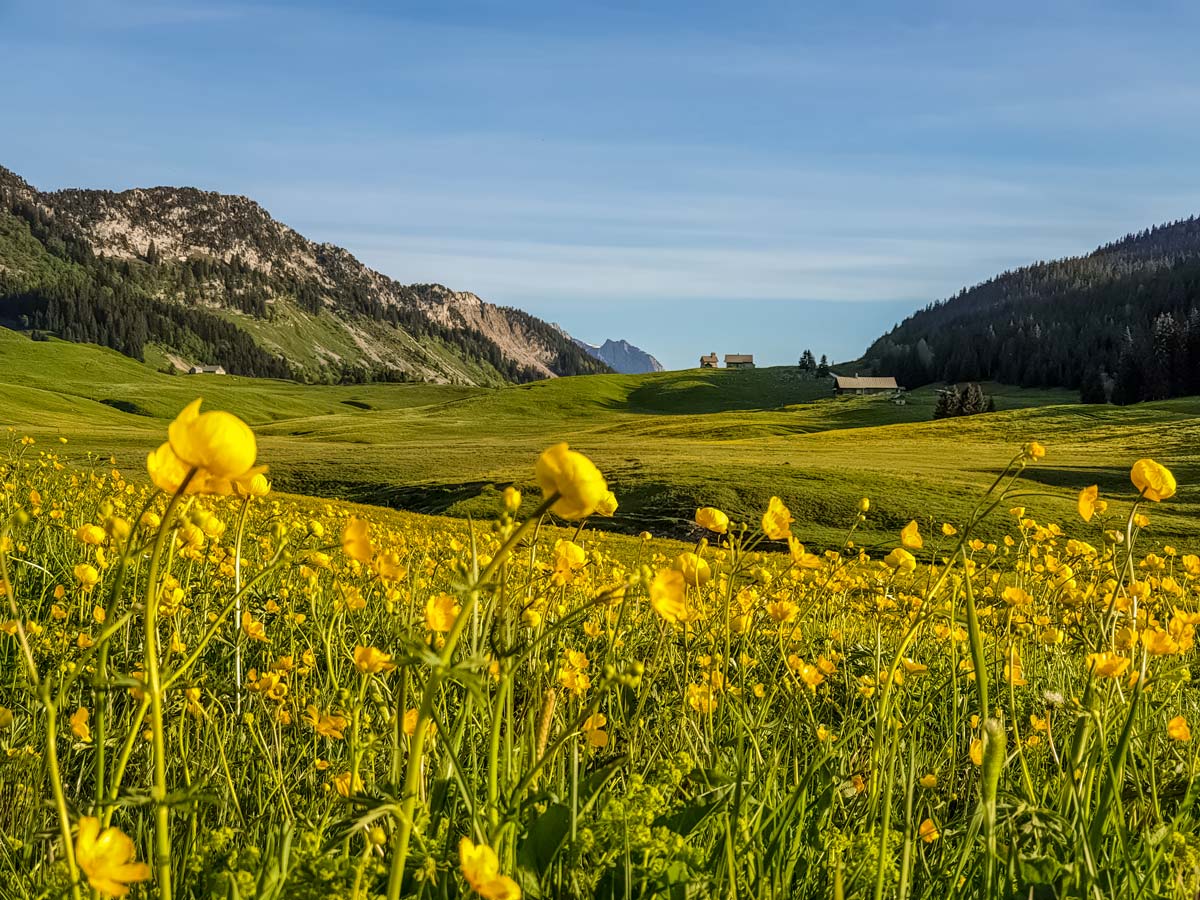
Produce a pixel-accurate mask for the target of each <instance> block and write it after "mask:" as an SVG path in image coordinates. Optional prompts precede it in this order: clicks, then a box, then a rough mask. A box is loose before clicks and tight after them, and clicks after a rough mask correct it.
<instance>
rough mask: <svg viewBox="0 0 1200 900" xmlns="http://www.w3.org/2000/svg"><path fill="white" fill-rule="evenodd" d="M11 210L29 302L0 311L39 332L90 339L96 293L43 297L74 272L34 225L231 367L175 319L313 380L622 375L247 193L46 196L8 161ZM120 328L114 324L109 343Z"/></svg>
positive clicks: (173, 338) (515, 314) (161, 335)
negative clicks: (377, 262) (91, 297)
mask: <svg viewBox="0 0 1200 900" xmlns="http://www.w3.org/2000/svg"><path fill="white" fill-rule="evenodd" d="M0 215H6V216H7V217H8V222H7V226H6V227H4V228H2V229H0V235H8V236H9V242H8V244H7V245H6V242H5V241H4V240H3V238H2V237H0V275H2V276H3V277H4V284H3V285H0V288H2V289H3V290H4V291H5V292H6V293H7V294H9V295H10V296H16V295H18V294H22V295H25V296H24V297H23V299H21V300H20V301H19V302H17V303H9V304H4V303H3V297H4V294H3V293H0V317H6V318H12V314H13V312H15V311H19V314H20V315H23V316H24V317H25V319H26V320H27V321H28V322H29V323H30V324H31V326H33V327H39V326H40V327H44V328H48V329H49V330H54V331H63V332H64V333H65V334H66V335H67V336H71V335H72V334H73V333H74V331H79V330H81V329H79V328H78V327H73V326H78V324H79V323H78V322H77V321H76V320H77V319H79V318H80V314H81V312H82V310H81V309H80V304H79V302H77V295H78V294H79V293H82V294H84V295H87V294H89V291H88V290H83V291H81V292H76V294H75V295H72V296H71V297H67V298H58V299H57V300H55V299H54V298H53V297H46V296H41V294H46V293H53V292H54V291H53V289H54V288H56V287H57V288H61V283H60V282H61V280H62V279H63V278H67V277H68V276H67V275H66V274H65V273H64V271H63V269H64V266H59V265H52V264H51V263H50V262H48V261H47V260H45V259H42V258H40V257H39V256H38V254H37V253H35V252H32V251H30V250H29V246H30V242H29V240H28V239H27V238H26V237H25V235H24V234H23V233H22V232H23V230H28V233H29V237H31V238H33V239H34V240H35V241H37V242H38V243H40V244H41V245H42V247H43V249H44V250H45V253H46V255H48V256H50V257H57V258H58V260H59V261H60V262H62V263H63V264H64V265H65V266H66V268H68V269H72V270H73V271H72V273H71V274H72V275H74V276H75V277H76V278H82V280H83V281H84V282H92V283H100V284H102V285H103V286H108V287H111V284H112V283H117V284H120V285H122V286H123V287H124V288H126V289H127V290H126V293H127V294H128V295H129V296H130V297H137V298H138V299H137V300H128V299H127V302H131V303H137V304H138V305H139V306H140V307H147V308H152V309H153V311H152V312H151V313H147V315H146V319H147V322H148V327H149V328H150V333H149V334H147V335H146V338H147V340H146V341H145V342H144V343H143V346H144V344H145V343H149V344H161V345H162V346H163V348H164V349H166V350H168V351H169V352H170V353H171V354H173V355H177V356H179V357H182V358H184V359H191V360H192V361H196V362H207V363H221V364H224V365H226V368H229V369H230V370H231V371H237V370H238V363H239V360H237V359H230V360H226V359H222V358H220V356H221V352H222V351H221V347H220V346H207V345H208V344H209V343H210V341H208V340H206V339H199V340H196V339H194V338H195V335H194V334H191V333H190V332H195V331H196V330H197V329H199V330H200V331H205V330H206V327H205V325H204V323H203V322H202V323H201V324H200V325H195V323H194V322H193V324H192V325H189V326H187V327H186V328H185V329H184V330H185V331H189V334H186V335H182V336H180V335H174V334H170V333H167V332H171V331H172V330H173V329H169V328H166V327H157V326H159V325H160V324H161V323H160V320H161V319H162V318H163V316H164V315H165V316H166V317H167V318H172V319H175V320H179V319H180V318H181V316H183V313H184V311H186V312H187V314H188V317H189V321H192V320H194V319H195V318H196V316H201V317H205V316H207V317H215V318H217V319H219V320H221V321H222V322H223V323H228V324H231V325H233V326H234V327H235V328H236V329H237V330H238V331H240V332H242V333H243V334H244V335H245V336H246V337H247V338H248V339H249V340H250V341H251V342H252V343H253V344H254V345H255V346H256V347H258V348H259V349H260V350H261V351H262V352H263V353H265V354H267V355H269V356H272V357H277V358H279V359H280V360H282V361H284V362H285V363H286V364H287V365H288V367H289V368H290V369H291V370H292V372H293V374H294V375H295V376H296V377H300V378H303V379H305V380H338V379H342V380H344V379H345V378H346V377H348V376H349V377H355V378H371V377H384V378H393V379H400V380H424V381H448V382H457V383H465V384H489V383H498V382H503V381H528V380H532V379H537V378H548V377H555V376H558V375H570V374H586V373H590V372H598V371H607V367H606V366H605V365H604V364H603V363H601V362H599V361H597V360H596V359H595V358H594V357H592V356H591V355H590V354H588V353H586V352H585V351H583V350H582V348H579V347H577V346H576V345H575V344H574V343H573V342H572V341H570V340H569V339H568V338H566V337H564V336H563V335H562V334H561V333H560V331H559V330H558V329H556V328H554V327H552V326H550V325H549V324H547V323H545V322H542V321H541V320H539V319H537V318H535V317H533V316H530V315H528V314H527V313H524V312H521V311H520V310H516V309H512V308H508V307H501V306H496V305H494V304H491V303H488V302H486V301H484V300H482V299H481V298H480V297H478V296H477V295H475V294H472V293H469V292H464V291H454V290H451V289H449V288H447V287H445V286H443V285H438V284H409V285H406V284H401V283H399V282H397V281H395V280H394V279H391V278H389V277H387V276H385V275H383V274H381V273H379V272H376V271H374V270H372V269H370V268H368V267H367V266H365V265H363V264H362V263H361V262H360V261H359V260H358V259H356V258H355V257H354V256H353V255H352V254H351V253H350V252H348V251H347V250H345V249H343V248H341V247H338V246H335V245H333V244H328V243H317V242H314V241H310V240H308V239H307V238H305V237H304V236H303V235H301V234H299V233H298V232H296V231H295V230H293V229H292V228H289V227H288V226H287V225H284V224H283V223H281V222H279V221H277V220H276V219H274V218H273V217H272V216H271V215H270V214H269V213H268V212H267V211H266V210H265V209H263V207H262V206H260V205H259V204H258V203H256V202H255V201H253V200H251V199H249V198H247V197H242V196H234V195H227V194H219V193H214V192H211V191H203V190H199V189H196V188H190V187H184V188H174V187H155V188H135V189H132V190H127V191H121V192H113V191H104V190H83V189H75V188H72V189H67V190H60V191H53V192H40V191H37V190H36V189H35V188H33V187H32V186H30V185H29V184H28V183H26V182H25V181H24V180H23V179H21V178H20V177H18V176H17V175H16V174H15V173H13V172H11V171H9V170H7V169H4V168H2V167H0ZM16 244H19V245H21V246H22V247H24V248H25V249H24V252H22V253H17V252H16V251H15V250H14V249H13V246H12V245H16ZM6 250H7V252H6ZM81 269H82V270H83V272H82V273H81V272H80V271H78V270H81ZM88 276H90V277H88ZM55 279H57V282H56V281H55ZM49 282H55V283H53V284H51V283H49ZM39 292H40V293H39ZM60 292H61V291H60ZM31 293H33V294H36V295H37V296H28V295H30V294H31ZM72 298H74V300H73V299H72ZM161 304H168V305H170V304H174V305H175V306H176V307H182V309H178V308H176V309H166V310H164V309H162V308H160V307H161ZM92 306H95V304H92ZM6 307H8V308H6ZM18 307H19V310H18V309H17V308H18ZM93 311H94V310H93ZM6 314H7V315H6ZM83 318H84V319H87V318H88V316H87V315H86V313H84V314H83ZM209 324H212V323H209ZM89 325H90V323H89ZM53 326H59V327H58V328H55V327H53ZM213 328H215V329H217V330H220V327H219V326H217V325H215V324H214V325H213ZM82 330H85V331H86V330H89V329H86V328H85V329H82ZM91 330H97V329H91ZM110 330H112V329H105V328H104V327H99V328H98V331H99V332H100V334H101V337H103V336H105V335H106V334H107V332H108V331H110ZM92 339H94V338H92ZM98 342H101V343H110V344H111V345H115V342H114V341H105V340H100V341H98ZM135 342H136V341H135ZM189 345H191V346H189ZM118 349H122V350H123V352H127V348H125V347H124V346H118ZM197 353H207V354H208V355H209V356H210V357H213V358H205V359H198V358H196V355H197ZM243 355H244V354H243ZM242 362H243V363H244V362H245V361H244V360H243V361H242ZM261 367H262V366H261V365H260V366H259V367H258V368H261ZM242 368H243V369H245V368H246V366H245V365H242ZM247 374H249V372H247Z"/></svg>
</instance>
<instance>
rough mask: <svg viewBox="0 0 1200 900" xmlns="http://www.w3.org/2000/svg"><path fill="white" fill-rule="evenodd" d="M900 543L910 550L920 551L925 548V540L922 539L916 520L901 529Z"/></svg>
mask: <svg viewBox="0 0 1200 900" xmlns="http://www.w3.org/2000/svg"><path fill="white" fill-rule="evenodd" d="M900 543H901V544H902V545H903V546H905V547H907V548H908V549H909V550H920V549H921V548H922V547H924V546H925V539H924V538H923V537H921V533H920V531H919V530H918V528H917V520H916V519H913V520H912V521H911V522H909V523H908V524H907V525H905V526H904V527H903V528H902V529H900Z"/></svg>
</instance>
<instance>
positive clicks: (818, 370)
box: [799, 350, 829, 378]
mask: <svg viewBox="0 0 1200 900" xmlns="http://www.w3.org/2000/svg"><path fill="white" fill-rule="evenodd" d="M799 367H800V374H801V375H811V376H813V377H815V378H828V377H829V358H828V357H827V356H826V355H825V354H824V353H822V354H821V361H820V362H817V358H816V357H815V356H813V352H812V351H811V350H805V351H804V352H803V353H801V354H800V362H799Z"/></svg>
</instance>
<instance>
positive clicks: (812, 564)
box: [788, 536, 821, 569]
mask: <svg viewBox="0 0 1200 900" xmlns="http://www.w3.org/2000/svg"><path fill="white" fill-rule="evenodd" d="M788 552H789V553H791V555H792V562H793V563H795V564H796V565H797V566H798V567H800V568H801V569H819V568H821V557H819V556H817V554H815V553H809V552H808V551H807V550H805V549H804V545H803V544H802V543H800V542H799V541H798V540H796V538H795V537H792V536H789V537H788Z"/></svg>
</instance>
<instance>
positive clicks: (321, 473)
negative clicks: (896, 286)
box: [0, 331, 1200, 544]
mask: <svg viewBox="0 0 1200 900" xmlns="http://www.w3.org/2000/svg"><path fill="white" fill-rule="evenodd" d="M828 390H829V389H828V386H827V384H825V383H822V382H815V381H811V380H804V379H801V378H800V377H799V376H798V374H797V372H796V370H794V369H791V368H778V369H757V370H753V371H748V372H731V371H724V370H721V371H712V372H701V371H699V370H695V371H685V372H662V373H655V374H653V375H602V376H589V377H581V378H564V379H556V380H552V381H546V382H539V383H536V384H531V385H525V386H521V387H513V388H506V389H499V390H487V389H479V388H461V387H449V386H437V385H383V384H376V385H366V386H346V387H324V386H301V385H296V384H292V383H289V382H280V381H268V380H256V379H242V378H233V377H188V376H168V375H163V374H160V373H157V372H154V371H152V370H150V369H149V368H148V367H146V366H142V365H140V364H138V363H136V362H133V361H131V360H129V359H127V358H125V357H122V356H120V355H119V354H116V353H115V352H112V351H107V350H102V349H99V348H96V347H89V346H82V345H73V344H63V343H58V342H48V343H35V342H32V341H30V340H28V339H27V338H25V337H23V336H21V335H17V334H14V333H12V332H7V331H0V394H2V395H3V398H4V403H3V405H0V424H3V425H12V426H14V427H16V428H17V429H18V430H19V431H21V432H29V433H32V434H34V435H35V436H45V437H50V436H54V435H58V434H63V435H66V436H67V437H68V438H69V439H70V443H69V444H68V445H67V447H66V449H67V450H68V451H69V452H71V453H74V454H79V455H82V454H83V453H84V452H85V451H87V450H96V451H99V452H101V453H104V454H106V455H108V454H111V455H113V456H115V457H116V458H117V460H118V462H119V463H120V464H122V465H125V466H129V467H140V466H141V461H142V458H143V456H144V454H145V452H146V451H147V450H148V449H150V448H151V447H152V446H154V445H155V443H156V442H158V441H160V440H161V439H162V434H163V429H164V426H165V423H166V421H167V420H169V419H170V418H171V417H173V416H174V414H175V413H176V412H177V411H178V410H179V409H180V408H181V407H182V406H183V405H184V404H185V403H187V402H188V401H189V400H191V399H193V398H194V397H196V396H203V397H204V398H205V402H206V404H208V405H209V406H211V407H220V408H224V409H229V410H231V411H233V412H236V413H238V414H239V415H241V416H243V417H245V418H246V419H247V420H248V421H250V422H251V423H252V424H254V425H255V428H256V430H257V432H258V434H259V435H260V439H261V442H262V447H263V450H262V457H263V459H264V461H266V462H268V463H269V464H270V465H271V467H272V475H273V477H274V478H275V480H276V483H277V484H278V485H279V486H280V487H281V488H283V489H285V490H291V491H297V492H305V493H312V494H317V495H324V496H338V497H345V498H348V499H351V500H356V501H361V502H370V503H380V504H385V505H392V506H396V507H399V508H403V509H410V510H416V511H420V512H433V513H449V514H452V515H466V514H475V513H481V512H482V511H483V510H484V509H485V508H486V509H488V510H490V509H492V508H493V500H494V494H493V492H494V491H495V490H496V489H497V488H498V487H503V486H504V485H506V484H508V483H514V482H515V483H517V484H519V485H521V486H531V468H532V461H533V459H534V458H535V457H536V454H537V453H538V452H539V451H540V450H542V449H543V448H544V447H545V446H547V445H548V444H550V443H553V442H556V441H560V440H566V441H568V442H570V443H571V444H572V445H573V446H576V447H578V448H579V449H581V450H583V451H585V452H586V453H588V454H589V455H591V456H592V457H593V458H594V459H595V460H596V462H597V463H598V464H599V465H600V466H601V468H602V469H603V470H604V471H605V473H606V474H607V475H608V476H609V479H610V482H611V483H612V485H613V488H614V489H615V490H616V492H617V495H618V497H619V499H620V501H621V508H620V510H619V511H618V514H617V517H616V519H615V520H614V521H613V522H612V523H611V524H612V526H613V527H616V528H619V529H621V530H626V531H637V530H640V529H642V528H648V529H650V530H652V531H654V532H656V533H663V534H672V535H677V536H681V537H686V536H687V535H688V533H689V526H688V523H689V521H690V519H691V516H692V513H693V511H694V509H695V507H696V506H698V505H703V504H712V505H718V506H722V507H723V508H725V509H726V510H727V511H728V512H730V514H731V515H734V516H745V517H750V516H753V515H755V514H756V513H757V511H758V510H760V509H761V508H762V506H763V505H764V504H765V502H766V500H767V499H768V498H769V497H770V496H771V495H772V494H779V495H780V496H781V497H783V498H784V499H785V500H786V501H787V502H788V504H789V505H790V506H791V508H792V510H793V512H794V513H795V514H796V516H797V519H798V520H799V524H798V527H797V533H799V534H801V535H803V536H804V538H805V539H807V540H809V541H810V542H812V543H814V544H822V543H829V542H834V541H837V540H839V539H840V535H841V532H842V530H843V529H844V527H845V525H846V524H847V523H848V522H849V520H850V519H851V518H852V514H853V510H854V505H855V503H856V502H857V500H858V498H859V497H860V496H864V495H865V496H869V497H870V498H871V499H872V504H873V505H872V515H871V518H870V521H869V523H868V528H867V530H866V533H865V537H866V539H867V540H868V541H879V542H884V541H886V540H889V539H891V537H892V535H893V534H894V531H895V530H896V529H897V528H899V527H900V526H901V525H902V524H903V523H904V522H906V521H908V519H909V518H911V517H913V516H916V515H918V514H919V513H921V512H922V511H924V512H925V514H927V515H928V514H932V515H935V516H937V517H938V522H940V521H941V520H942V519H949V520H950V521H955V520H958V519H961V517H962V516H963V515H964V514H965V513H966V512H967V510H968V509H969V508H970V506H971V504H972V503H973V500H974V498H975V497H977V496H978V495H979V493H981V492H982V490H983V489H984V488H985V487H986V485H987V484H988V483H989V482H990V480H991V478H992V477H993V476H994V473H995V472H996V471H997V470H998V469H999V468H1000V467H1001V466H1003V464H1004V463H1005V462H1006V461H1007V459H1008V458H1010V457H1011V456H1012V455H1013V453H1015V452H1016V450H1017V449H1018V448H1019V447H1020V445H1021V444H1022V443H1023V442H1024V441H1026V440H1030V439H1037V440H1040V441H1042V442H1043V443H1045V444H1046V445H1047V447H1048V448H1049V450H1050V454H1049V456H1048V457H1047V459H1046V460H1045V462H1044V464H1043V465H1040V466H1039V467H1038V468H1037V469H1036V470H1035V471H1032V472H1031V473H1030V475H1031V478H1032V479H1033V481H1034V483H1033V484H1032V485H1031V489H1034V490H1039V491H1046V492H1049V493H1050V494H1052V495H1053V496H1050V497H1036V498H1031V499H1029V500H1028V501H1027V505H1028V506H1029V507H1030V510H1031V512H1032V513H1033V514H1035V515H1037V516H1038V517H1039V518H1049V517H1058V518H1060V519H1064V518H1069V517H1071V516H1073V515H1074V513H1073V497H1074V494H1075V493H1076V492H1077V491H1078V489H1079V488H1080V487H1083V486H1084V485H1087V484H1092V483H1099V484H1100V485H1101V489H1102V490H1103V491H1111V492H1114V493H1115V492H1123V491H1125V490H1126V489H1127V488H1128V478H1127V474H1128V469H1129V465H1130V464H1131V463H1132V462H1133V460H1134V459H1137V458H1138V457H1140V456H1146V455H1151V456H1154V457H1155V458H1157V459H1160V460H1161V461H1162V462H1164V463H1166V464H1168V465H1170V466H1171V467H1172V468H1173V469H1174V470H1175V471H1176V474H1177V475H1178V476H1179V481H1180V485H1181V489H1180V494H1179V497H1178V499H1177V501H1173V502H1172V503H1171V504H1168V505H1166V506H1164V507H1163V509H1162V510H1161V511H1156V515H1155V529H1156V531H1158V532H1159V533H1160V534H1162V535H1164V536H1165V537H1169V538H1173V537H1174V536H1182V535H1194V534H1195V532H1196V526H1195V524H1194V514H1195V513H1196V512H1197V511H1200V509H1198V507H1197V503H1198V501H1200V491H1198V490H1196V489H1194V488H1193V487H1191V485H1193V484H1195V483H1196V482H1197V480H1200V455H1198V454H1197V451H1196V450H1195V448H1196V447H1197V446H1198V443H1197V438H1200V424H1197V423H1198V421H1200V420H1198V419H1197V418H1196V417H1197V415H1198V414H1200V401H1197V400H1195V399H1182V400H1173V401H1165V402H1162V403H1153V404H1144V405H1141V406H1138V407H1134V408H1116V407H1103V406H1100V407H1097V406H1082V405H1078V404H1074V403H1071V402H1070V400H1071V395H1070V394H1068V393H1066V392H1055V391H1028V390H1020V389H1016V388H1004V387H1000V386H989V390H991V391H994V393H995V396H996V403H997V407H998V410H999V411H998V412H996V413H994V414H992V415H987V416H979V417H975V418H973V419H959V420H950V421H941V422H933V421H931V419H932V412H933V404H934V400H935V395H934V393H933V391H932V390H928V389H927V390H922V391H917V392H914V393H913V394H912V395H911V396H910V398H909V402H908V403H907V404H906V405H904V406H897V405H894V404H892V403H891V402H889V401H888V400H887V399H886V398H884V397H868V398H847V399H841V398H833V397H831V396H829V395H828ZM1000 531H1001V528H1000V526H999V524H997V526H996V528H995V533H997V534H998V533H1000Z"/></svg>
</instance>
